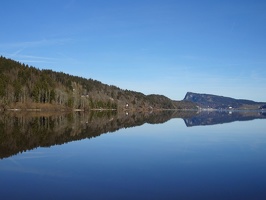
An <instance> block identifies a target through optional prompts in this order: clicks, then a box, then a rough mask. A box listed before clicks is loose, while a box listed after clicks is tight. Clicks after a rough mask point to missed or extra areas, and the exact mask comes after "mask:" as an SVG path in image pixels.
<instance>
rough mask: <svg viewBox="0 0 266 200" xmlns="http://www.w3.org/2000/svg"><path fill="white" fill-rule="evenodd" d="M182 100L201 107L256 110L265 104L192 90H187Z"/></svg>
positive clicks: (262, 107)
mask: <svg viewBox="0 0 266 200" xmlns="http://www.w3.org/2000/svg"><path fill="white" fill-rule="evenodd" d="M183 100H184V101H190V102H193V103H195V104H197V106H198V107H199V108H201V109H237V110H239V109H243V110H253V109H254V110H256V109H264V107H265V105H266V103H265V102H256V101H252V100H246V99H235V98H232V97H225V96H219V95H214V94H204V93H202V94H201V93H193V92H187V93H186V95H185V97H184V99H183Z"/></svg>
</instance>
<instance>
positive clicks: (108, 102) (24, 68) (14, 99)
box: [0, 56, 186, 110]
mask: <svg viewBox="0 0 266 200" xmlns="http://www.w3.org/2000/svg"><path fill="white" fill-rule="evenodd" d="M180 105H182V106H186V104H184V103H181V104H180ZM180 105H179V104H178V103H177V102H174V101H172V100H171V99H169V98H167V97H165V96H162V95H144V94H142V93H140V92H135V91H129V90H122V89H120V88H118V87H116V86H112V85H107V84H103V83H101V82H99V81H96V80H93V79H85V78H82V77H77V76H72V75H69V74H65V73H63V72H54V71H52V70H39V69H37V68H35V67H32V66H28V65H25V64H22V63H19V62H16V61H14V60H11V59H7V58H5V57H2V56H1V57H0V110H5V109H10V108H16V109H42V110H45V109H55V110H56V109H58V110H59V109H60V110H66V109H69V110H70V109H82V110H89V109H133V110H149V109H174V108H177V107H178V106H179V108H180Z"/></svg>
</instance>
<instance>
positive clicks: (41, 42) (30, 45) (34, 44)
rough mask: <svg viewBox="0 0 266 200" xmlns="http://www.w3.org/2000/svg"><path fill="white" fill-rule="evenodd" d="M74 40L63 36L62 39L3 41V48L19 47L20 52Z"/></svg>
mask: <svg viewBox="0 0 266 200" xmlns="http://www.w3.org/2000/svg"><path fill="white" fill-rule="evenodd" d="M70 41H72V39H70V38H61V39H42V40H35V41H25V42H16V43H2V44H1V48H2V49H13V48H18V50H17V51H18V52H20V51H21V50H23V49H25V48H33V47H40V46H50V45H64V44H66V43H69V42H70Z"/></svg>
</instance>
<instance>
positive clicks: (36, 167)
mask: <svg viewBox="0 0 266 200" xmlns="http://www.w3.org/2000/svg"><path fill="white" fill-rule="evenodd" d="M265 119H266V115H265V113H264V112H257V111H254V112H249V113H248V112H231V111H230V112H229V111H224V112H202V113H197V112H195V111H191V112H189V111H187V112H172V111H168V112H162V113H113V112H93V113H70V114H69V113H65V114H58V113H20V112H11V113H5V114H2V115H1V117H0V158H1V160H0V177H1V179H0V186H1V187H0V188H1V189H0V194H1V199H3V200H4V199H116V200H118V199H132V200H133V199H134V200H135V199H145V200H146V199H168V200H169V199H227V200H228V199H241V200H243V199H266V156H265V155H266V120H265Z"/></svg>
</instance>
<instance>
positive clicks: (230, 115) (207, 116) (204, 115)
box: [184, 111, 266, 127]
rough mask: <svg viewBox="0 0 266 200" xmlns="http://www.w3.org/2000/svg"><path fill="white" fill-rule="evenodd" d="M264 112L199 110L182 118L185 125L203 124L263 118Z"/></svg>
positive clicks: (265, 114)
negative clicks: (188, 116) (191, 115)
mask: <svg viewBox="0 0 266 200" xmlns="http://www.w3.org/2000/svg"><path fill="white" fill-rule="evenodd" d="M265 118H266V113H265V112H262V111H213V112H199V113H197V114H196V115H195V116H193V117H190V118H184V122H185V124H186V126H187V127H190V126H205V125H214V124H223V123H230V122H234V121H249V120H254V119H265Z"/></svg>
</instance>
